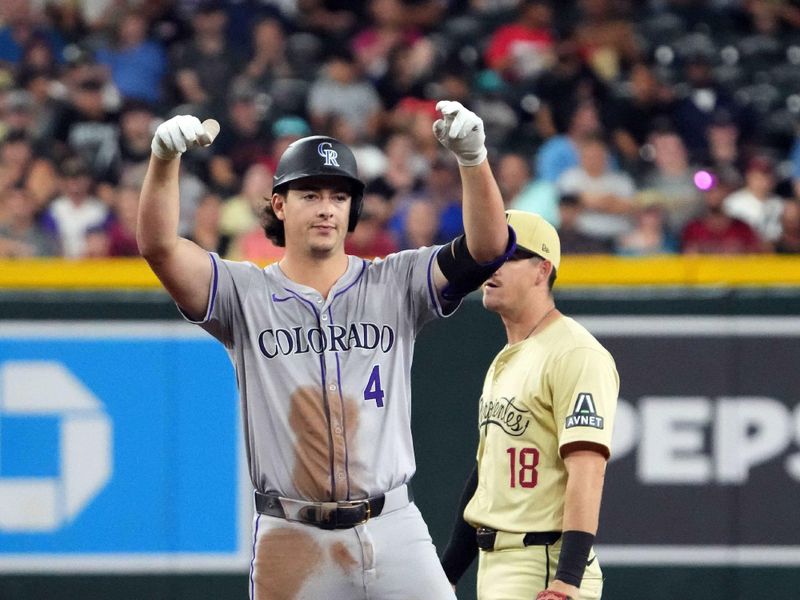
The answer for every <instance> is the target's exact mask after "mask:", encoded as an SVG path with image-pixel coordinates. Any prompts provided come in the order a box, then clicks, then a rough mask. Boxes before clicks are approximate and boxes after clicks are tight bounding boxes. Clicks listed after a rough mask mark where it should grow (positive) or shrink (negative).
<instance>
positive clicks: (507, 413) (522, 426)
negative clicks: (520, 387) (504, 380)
mask: <svg viewBox="0 0 800 600" xmlns="http://www.w3.org/2000/svg"><path fill="white" fill-rule="evenodd" d="M514 400H515V398H505V397H503V396H501V397H500V398H495V399H494V400H484V399H483V397H481V400H480V404H479V408H478V410H479V414H480V422H479V426H478V428H479V429H480V428H481V427H483V428H484V431H485V430H488V428H489V425H497V426H498V427H500V428H501V429H502V430H503V431H505V432H506V433H507V434H508V435H511V436H514V437H519V436H521V435H523V434H524V433H525V431H526V430H527V429H528V425H530V422H531V411H530V410H528V409H527V408H525V407H524V406H517V405H516V404H514Z"/></svg>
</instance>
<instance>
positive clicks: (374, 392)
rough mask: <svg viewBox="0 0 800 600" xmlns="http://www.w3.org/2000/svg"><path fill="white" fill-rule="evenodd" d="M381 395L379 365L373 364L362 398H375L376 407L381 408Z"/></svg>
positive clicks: (382, 394)
mask: <svg viewBox="0 0 800 600" xmlns="http://www.w3.org/2000/svg"><path fill="white" fill-rule="evenodd" d="M383 396H384V393H383V388H382V387H381V369H380V365H375V366H374V367H372V373H370V376H369V381H367V387H365V388H364V400H375V404H376V405H377V407H378V408H381V407H382V406H383Z"/></svg>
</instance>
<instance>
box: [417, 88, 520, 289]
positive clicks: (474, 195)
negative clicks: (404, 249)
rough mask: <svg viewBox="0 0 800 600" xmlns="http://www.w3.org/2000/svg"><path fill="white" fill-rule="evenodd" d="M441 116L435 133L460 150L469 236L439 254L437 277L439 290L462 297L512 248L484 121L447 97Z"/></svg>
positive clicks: (457, 153)
mask: <svg viewBox="0 0 800 600" xmlns="http://www.w3.org/2000/svg"><path fill="white" fill-rule="evenodd" d="M436 109H437V110H439V111H441V113H442V118H441V119H438V120H437V121H436V122H435V123H434V124H433V134H434V135H435V136H436V139H438V140H439V142H440V143H441V144H442V146H444V147H445V148H447V149H448V150H450V151H451V152H452V153H453V154H455V156H456V159H457V160H458V168H459V172H460V173H461V186H462V192H463V193H462V196H463V209H462V210H463V215H464V216H463V218H464V236H459V237H458V238H456V239H455V240H454V241H453V242H452V243H451V244H449V245H448V246H447V247H445V248H443V249H442V250H441V251H440V252H439V254H438V257H437V258H438V260H437V261H436V264H435V265H434V269H433V279H434V284H435V286H436V289H437V290H438V292H439V294H440V296H441V297H442V298H443V299H444V300H447V301H460V299H461V298H463V297H464V296H465V295H466V294H468V293H469V292H471V291H472V290H475V289H477V288H478V287H479V286H480V285H481V284H482V283H483V282H484V281H485V280H486V279H487V278H488V277H489V276H491V274H492V273H494V272H495V271H496V270H497V269H498V268H499V267H500V265H501V264H502V263H503V262H504V261H505V260H506V258H507V255H508V254H509V253H510V252H513V249H514V244H513V243H511V242H512V240H510V239H509V233H508V232H509V229H508V225H507V224H506V216H505V210H504V206H503V197H502V196H501V194H500V188H499V187H498V186H497V182H496V181H495V178H494V175H493V174H492V169H491V167H489V161H488V160H486V146H485V145H484V142H485V141H486V134H485V133H484V131H483V121H482V120H481V118H480V117H478V115H476V114H475V113H474V112H472V111H470V110H467V109H466V108H464V107H463V106H462V105H461V103H459V102H450V101H448V100H442V101H441V102H439V103H438V104H437V105H436Z"/></svg>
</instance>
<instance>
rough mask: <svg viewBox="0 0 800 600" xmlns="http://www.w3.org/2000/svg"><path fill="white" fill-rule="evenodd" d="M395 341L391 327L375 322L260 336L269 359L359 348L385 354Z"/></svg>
mask: <svg viewBox="0 0 800 600" xmlns="http://www.w3.org/2000/svg"><path fill="white" fill-rule="evenodd" d="M394 341H395V333H394V330H393V329H392V328H391V327H389V326H388V325H376V324H375V323H352V324H350V325H349V326H347V327H345V326H343V325H328V326H326V327H311V328H306V327H292V328H291V329H283V328H276V329H265V330H263V331H262V332H261V333H260V334H258V348H259V350H260V351H261V354H263V355H264V356H266V357H267V358H275V357H276V356H288V355H290V354H306V353H307V352H313V353H314V354H322V353H323V352H348V351H350V350H354V349H357V348H358V349H362V350H380V351H381V352H384V353H386V352H389V351H390V350H391V349H392V347H393V346H394Z"/></svg>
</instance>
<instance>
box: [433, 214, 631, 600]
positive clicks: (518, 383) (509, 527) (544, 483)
mask: <svg viewBox="0 0 800 600" xmlns="http://www.w3.org/2000/svg"><path fill="white" fill-rule="evenodd" d="M506 216H507V219H508V223H509V224H510V225H511V227H512V228H513V229H514V231H515V232H516V235H517V250H516V252H515V254H514V255H513V256H512V257H511V258H510V259H509V261H508V262H507V263H506V264H505V265H503V266H502V267H501V268H500V269H499V270H497V271H496V272H495V274H494V275H492V276H491V277H490V278H489V279H488V281H487V282H486V283H485V284H484V286H483V304H484V306H485V307H486V308H487V309H488V310H491V311H493V312H496V313H497V314H499V315H500V317H501V319H502V320H503V324H504V325H505V328H506V334H507V337H508V343H507V345H506V346H505V347H504V348H503V349H502V350H501V351H500V352H499V353H498V354H497V356H496V357H495V358H494V360H493V361H492V364H491V366H490V367H489V370H488V372H487V374H486V379H485V381H484V384H483V390H482V394H481V398H480V404H479V415H478V426H479V430H480V441H479V445H478V452H477V466H476V469H475V471H474V472H473V475H472V477H471V478H470V482H469V483H468V485H467V488H466V489H465V493H464V496H463V498H462V508H464V507H465V508H464V510H463V519H461V518H460V515H461V511H459V518H457V520H456V527H455V528H454V535H453V537H452V538H451V542H450V544H449V546H448V548H447V550H446V551H445V554H444V557H443V560H442V562H443V566H444V568H445V572H446V573H447V575H448V578H449V579H450V581H451V583H453V584H455V582H456V581H457V580H458V578H459V577H460V576H461V574H463V572H464V570H466V568H467V567H468V566H469V563H470V562H471V561H472V558H473V557H474V554H475V552H476V551H477V552H479V566H478V599H479V600H500V599H503V600H510V599H517V598H518V599H519V600H529V599H531V598H537V600H566V599H569V598H572V599H574V600H578V599H579V598H580V599H581V600H596V599H598V598H600V596H601V593H602V588H603V577H602V572H601V570H600V565H599V563H598V560H597V557H596V555H595V553H594V550H593V548H592V546H593V542H594V537H595V534H596V532H597V526H598V519H599V511H600V498H601V494H602V490H603V478H604V475H605V468H606V461H607V460H608V458H609V455H610V449H611V430H612V426H613V423H614V413H615V409H616V403H617V394H618V392H619V376H618V374H617V370H616V367H615V364H614V359H613V358H612V357H611V355H610V354H609V353H608V351H607V350H606V349H605V348H603V346H601V345H600V343H599V342H598V341H597V340H596V339H595V338H594V337H593V336H592V335H591V334H590V333H589V332H588V331H587V330H586V329H585V328H584V327H582V326H581V325H579V324H578V323H577V322H576V321H574V320H573V319H571V318H569V317H567V316H564V315H563V314H561V313H560V312H559V311H558V309H557V308H556V306H555V301H554V298H553V295H552V286H553V283H554V282H555V278H556V273H557V271H558V268H559V266H560V260H561V250H560V244H559V239H558V234H557V233H556V231H555V229H554V228H553V227H552V225H550V224H549V223H547V222H546V221H545V220H544V219H542V217H540V216H539V215H536V214H533V213H526V212H522V211H515V210H509V211H507V212H506ZM473 528H474V529H473ZM475 541H477V544H475ZM476 545H477V548H479V550H475V547H476ZM537 594H538V595H537Z"/></svg>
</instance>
